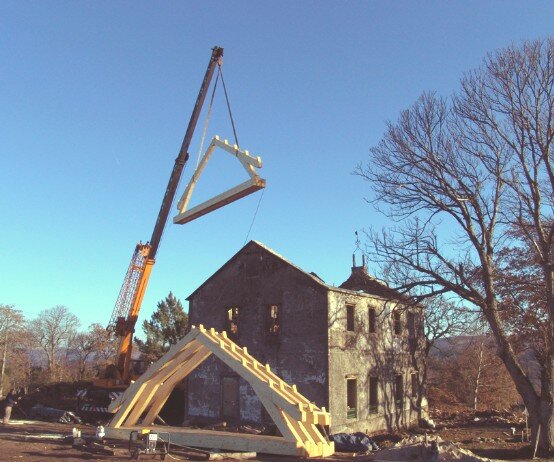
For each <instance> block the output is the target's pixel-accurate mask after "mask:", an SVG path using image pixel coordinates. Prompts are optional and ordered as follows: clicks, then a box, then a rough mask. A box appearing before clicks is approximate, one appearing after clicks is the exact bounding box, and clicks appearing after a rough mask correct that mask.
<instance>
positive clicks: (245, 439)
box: [106, 426, 318, 457]
mask: <svg viewBox="0 0 554 462" xmlns="http://www.w3.org/2000/svg"><path fill="white" fill-rule="evenodd" d="M143 428H150V429H151V430H152V431H157V432H169V434H170V438H171V442H172V443H175V444H177V445H182V446H193V447H200V448H207V449H212V448H218V449H222V450H225V451H241V452H249V451H253V452H258V453H265V454H276V455H282V456H301V457H316V456H318V454H310V453H308V451H307V450H306V449H305V448H304V447H303V446H302V445H300V444H298V443H297V442H296V441H286V440H285V439H284V438H281V437H278V436H260V435H249V434H246V433H231V432H217V431H209V430H198V429H188V428H175V427H166V426H149V427H120V428H109V427H108V428H106V437H107V438H114V439H120V440H125V441H128V440H129V434H130V433H131V431H133V430H135V431H141V430H142V429H143Z"/></svg>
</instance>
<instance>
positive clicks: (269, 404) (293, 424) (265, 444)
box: [106, 325, 334, 457]
mask: <svg viewBox="0 0 554 462" xmlns="http://www.w3.org/2000/svg"><path fill="white" fill-rule="evenodd" d="M211 354H214V355H215V356H216V357H218V358H219V359H220V360H221V361H222V362H223V363H225V364H226V365H227V366H229V367H230V368H231V369H233V370H234V371H235V372H236V373H237V374H238V375H240V376H241V377H242V378H243V379H244V380H246V381H247V382H248V383H249V384H250V386H251V387H252V388H253V390H254V392H255V393H256V394H257V396H258V398H259V399H260V401H261V402H262V404H263V406H264V407H265V409H266V410H267V412H268V413H269V415H270V416H271V418H272V419H273V421H274V422H275V424H276V426H277V428H278V429H279V431H280V432H281V434H282V435H283V436H282V437H277V436H261V435H250V434H242V433H231V432H217V431H211V430H200V429H190V428H183V427H167V426H163V427H162V426H157V425H156V426H154V425H153V424H154V420H155V419H156V417H157V415H158V413H159V412H160V411H161V409H162V407H163V405H164V404H165V402H166V401H167V399H168V398H169V395H170V394H171V392H172V391H173V389H174V388H175V386H176V385H177V384H178V383H179V382H180V381H181V380H183V379H184V378H185V377H186V376H188V375H189V374H190V373H191V372H192V371H193V370H194V369H196V368H197V367H198V366H199V365H200V364H201V363H202V362H203V361H204V360H206V358H208V357H209V356H210V355H211ZM109 409H110V412H115V413H116V414H115V416H114V417H113V419H112V421H111V422H110V424H109V425H108V427H106V436H107V437H111V438H120V439H128V438H129V434H130V432H131V431H134V430H139V431H140V430H143V429H151V430H153V431H158V432H168V433H170V437H171V441H172V442H174V443H176V444H180V445H184V446H197V447H204V448H214V447H217V448H219V449H223V450H229V451H256V452H261V453H267V454H279V455H290V456H304V457H316V456H317V457H325V456H328V455H331V454H333V452H334V443H333V442H329V441H327V440H326V439H325V438H324V436H323V435H322V433H321V432H320V430H319V428H318V425H321V426H324V425H330V415H329V413H328V412H327V411H326V410H325V408H321V409H320V408H318V407H317V406H315V405H314V404H313V403H311V402H310V401H309V400H308V399H307V398H306V397H304V396H303V395H302V394H300V393H299V392H298V390H297V389H296V386H295V385H292V386H291V385H289V384H287V383H285V382H284V381H283V380H282V379H280V378H279V377H278V376H277V375H275V374H274V373H273V372H272V371H271V369H270V367H269V365H267V364H266V365H262V364H261V363H259V362H258V361H257V360H256V359H255V358H254V357H252V356H251V355H250V354H249V353H248V352H247V350H246V348H241V347H239V346H238V345H237V344H235V343H234V342H233V341H231V340H230V339H229V338H228V337H227V334H226V333H225V332H221V333H219V332H216V331H215V330H214V329H210V330H207V329H205V328H204V327H203V326H202V325H200V326H199V327H198V328H196V327H194V326H193V327H192V330H191V331H190V332H189V333H188V334H187V335H186V336H185V337H183V339H181V340H180V341H179V342H178V343H177V344H176V345H173V346H172V347H171V349H170V350H169V351H168V352H167V353H166V354H165V355H164V356H163V357H162V358H161V359H159V360H158V361H157V362H156V363H155V364H153V365H152V366H150V368H149V369H148V370H147V371H146V372H145V373H144V374H143V375H142V376H141V377H140V378H139V379H138V380H137V381H136V382H134V383H133V384H131V386H130V387H129V388H128V389H127V390H126V391H125V393H124V394H123V395H121V396H120V397H119V398H118V399H116V400H115V401H114V402H112V404H111V405H110V408H109Z"/></svg>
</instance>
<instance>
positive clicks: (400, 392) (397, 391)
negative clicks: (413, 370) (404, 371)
mask: <svg viewBox="0 0 554 462" xmlns="http://www.w3.org/2000/svg"><path fill="white" fill-rule="evenodd" d="M394 401H395V402H396V407H397V408H402V404H403V402H404V381H403V380H402V376H401V375H396V376H394Z"/></svg>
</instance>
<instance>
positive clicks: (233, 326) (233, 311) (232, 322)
mask: <svg viewBox="0 0 554 462" xmlns="http://www.w3.org/2000/svg"><path fill="white" fill-rule="evenodd" d="M226 324H227V329H226V330H227V335H229V337H230V338H237V337H238V335H239V309H238V307H236V306H233V307H232V308H229V309H228V310H227V319H226Z"/></svg>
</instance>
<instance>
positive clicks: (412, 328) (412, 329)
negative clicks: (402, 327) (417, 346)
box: [408, 311, 416, 339]
mask: <svg viewBox="0 0 554 462" xmlns="http://www.w3.org/2000/svg"><path fill="white" fill-rule="evenodd" d="M408 336H409V337H410V338H411V339H414V338H415V337H416V315H415V313H412V312H411V311H408Z"/></svg>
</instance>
